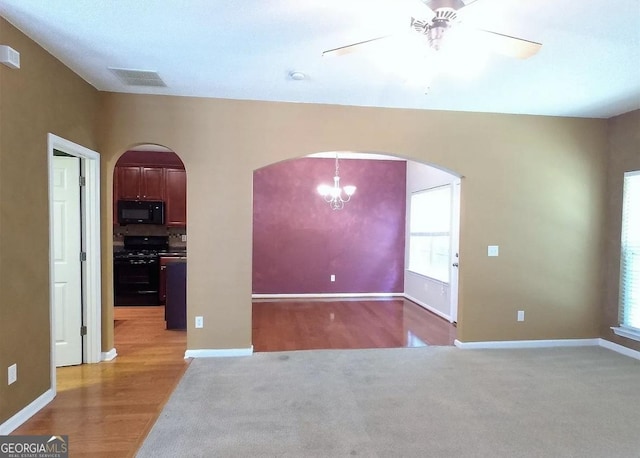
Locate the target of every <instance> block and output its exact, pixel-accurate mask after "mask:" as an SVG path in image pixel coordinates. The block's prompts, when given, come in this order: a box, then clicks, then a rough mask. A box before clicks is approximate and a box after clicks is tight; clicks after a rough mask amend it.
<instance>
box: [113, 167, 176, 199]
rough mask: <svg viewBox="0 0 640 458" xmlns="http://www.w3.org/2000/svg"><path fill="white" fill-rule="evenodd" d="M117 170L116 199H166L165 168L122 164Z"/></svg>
mask: <svg viewBox="0 0 640 458" xmlns="http://www.w3.org/2000/svg"><path fill="white" fill-rule="evenodd" d="M116 170H117V183H116V187H115V189H116V200H164V198H165V177H164V170H165V169H164V168H162V167H140V166H120V167H117V168H116Z"/></svg>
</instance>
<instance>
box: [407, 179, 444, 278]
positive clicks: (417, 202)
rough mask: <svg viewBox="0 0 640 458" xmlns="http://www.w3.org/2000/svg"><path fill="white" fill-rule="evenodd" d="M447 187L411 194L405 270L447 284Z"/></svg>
mask: <svg viewBox="0 0 640 458" xmlns="http://www.w3.org/2000/svg"><path fill="white" fill-rule="evenodd" d="M450 237H451V185H446V186H441V187H438V188H432V189H427V190H425V191H419V192H415V193H413V194H411V203H410V214H409V270H410V271H412V272H415V273H417V274H420V275H425V276H427V277H431V278H434V279H436V280H440V281H443V282H445V283H448V282H449V268H450V265H451V262H450V251H451V250H450V245H451V240H450Z"/></svg>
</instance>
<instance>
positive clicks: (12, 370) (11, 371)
mask: <svg viewBox="0 0 640 458" xmlns="http://www.w3.org/2000/svg"><path fill="white" fill-rule="evenodd" d="M17 380H18V365H17V364H12V365H11V366H9V367H8V368H7V385H11V384H12V383H14V382H16V381H17Z"/></svg>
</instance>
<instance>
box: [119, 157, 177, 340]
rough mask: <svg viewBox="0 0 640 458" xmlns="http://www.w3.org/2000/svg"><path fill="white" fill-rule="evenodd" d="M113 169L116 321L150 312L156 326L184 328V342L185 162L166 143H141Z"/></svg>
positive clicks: (146, 315) (146, 316)
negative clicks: (161, 144) (165, 145)
mask: <svg viewBox="0 0 640 458" xmlns="http://www.w3.org/2000/svg"><path fill="white" fill-rule="evenodd" d="M113 173H114V176H113V221H114V224H113V234H112V236H113V250H114V251H113V260H114V261H113V285H112V287H113V292H114V294H113V297H114V309H115V310H114V318H115V319H114V326H118V325H119V324H120V323H122V322H123V321H124V320H125V318H123V317H126V320H150V319H151V317H152V318H153V319H154V320H155V321H154V323H155V324H154V325H155V326H158V322H160V323H159V325H160V326H162V328H163V329H165V330H168V331H169V330H177V331H185V332H184V340H185V344H184V345H183V347H186V261H187V214H186V201H187V188H186V179H187V178H186V173H187V172H186V169H185V166H184V163H183V162H182V160H181V159H180V157H179V155H178V154H176V152H174V151H172V150H171V149H169V148H166V147H164V146H160V145H152V144H141V145H137V146H135V147H132V148H129V149H128V150H127V151H125V152H124V153H123V154H122V155H121V156H120V158H119V159H118V161H117V162H116V165H115V168H114V172H113ZM150 322H151V321H150ZM114 334H115V344H116V347H121V346H122V345H121V344H120V343H118V333H117V332H115V333H114ZM182 350H183V351H184V348H182Z"/></svg>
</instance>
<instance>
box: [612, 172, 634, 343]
mask: <svg viewBox="0 0 640 458" xmlns="http://www.w3.org/2000/svg"><path fill="white" fill-rule="evenodd" d="M614 331H615V332H616V334H618V335H623V336H625V337H629V338H632V339H635V340H640V171H635V172H627V173H625V175H624V191H623V199H622V237H621V252H620V328H614Z"/></svg>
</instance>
